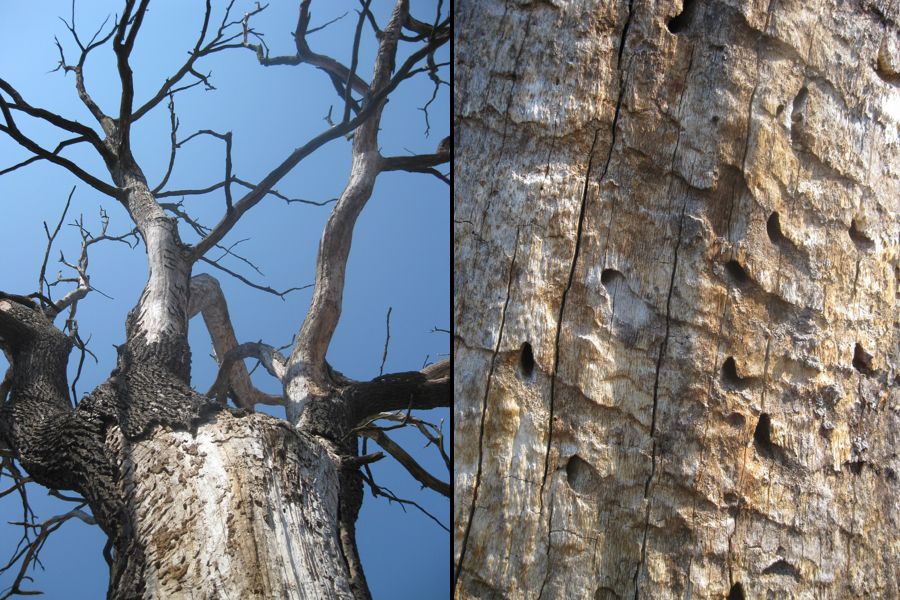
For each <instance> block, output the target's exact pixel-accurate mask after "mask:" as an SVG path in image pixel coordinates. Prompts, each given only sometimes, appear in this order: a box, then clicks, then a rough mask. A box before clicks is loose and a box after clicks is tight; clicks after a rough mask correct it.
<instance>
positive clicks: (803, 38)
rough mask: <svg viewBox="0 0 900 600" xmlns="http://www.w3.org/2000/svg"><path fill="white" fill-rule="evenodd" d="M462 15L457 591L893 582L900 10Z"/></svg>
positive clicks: (895, 589) (568, 7) (732, 590)
mask: <svg viewBox="0 0 900 600" xmlns="http://www.w3.org/2000/svg"><path fill="white" fill-rule="evenodd" d="M456 16H457V19H458V27H457V28H456V31H457V33H456V51H457V55H456V59H455V63H456V71H455V74H456V75H455V76H456V82H457V85H456V91H455V100H456V104H455V111H456V112H455V125H456V129H455V136H456V138H455V142H456V144H455V147H456V149H457V154H456V172H455V181H456V182H457V183H456V190H455V206H456V211H455V242H456V250H455V269H456V286H455V293H456V302H455V311H456V312H455V323H456V330H455V332H454V347H455V356H456V369H455V390H456V392H455V394H456V409H455V416H456V421H455V431H454V448H455V459H456V489H455V499H456V502H455V504H454V507H455V508H454V510H455V526H456V529H455V531H454V539H455V559H456V564H455V579H454V584H455V596H456V597H457V598H501V597H502V598H567V599H568V598H593V599H608V598H638V597H643V598H693V597H697V598H724V597H726V596H727V597H729V598H745V597H746V598H764V597H768V598H848V597H859V598H861V597H884V598H888V597H898V596H900V575H898V571H897V569H896V565H897V564H898V563H900V536H898V534H897V531H898V530H900V504H898V502H897V498H898V494H900V482H898V472H900V459H898V454H897V451H896V448H895V443H896V441H897V436H898V435H900V393H898V389H900V386H898V383H900V379H898V367H900V360H898V358H900V357H898V342H900V334H898V322H897V306H898V301H897V299H898V294H900V289H898V279H900V267H898V253H900V246H898V234H900V224H898V212H900V211H898V208H900V207H898V198H900V186H898V174H900V169H898V167H900V164H898V159H897V156H898V154H897V152H898V125H900V89H898V87H897V85H898V82H900V79H898V69H900V54H898V41H897V40H898V21H900V13H898V6H897V4H896V3H890V2H883V1H879V0H860V1H858V2H836V1H833V0H819V1H816V2H796V1H787V2H785V1H780V0H771V1H768V0H762V1H752V2H739V1H735V0H722V1H709V2H685V3H684V5H682V3H681V2H680V1H672V0H666V1H661V2H649V1H646V0H621V1H617V2H609V1H602V2H601V1H584V2H573V1H566V0H549V1H542V2H538V1H534V2H524V1H522V2H518V1H516V2H499V1H497V0H484V1H482V0H479V1H474V0H465V1H463V2H460V3H458V4H457V7H456Z"/></svg>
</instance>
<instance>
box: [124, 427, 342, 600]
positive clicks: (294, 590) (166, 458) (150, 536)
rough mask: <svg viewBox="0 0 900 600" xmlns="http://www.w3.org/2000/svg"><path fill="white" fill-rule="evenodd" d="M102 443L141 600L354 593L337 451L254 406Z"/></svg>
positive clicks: (327, 596)
mask: <svg viewBox="0 0 900 600" xmlns="http://www.w3.org/2000/svg"><path fill="white" fill-rule="evenodd" d="M107 444H108V445H109V446H110V447H111V448H112V449H113V451H114V452H115V453H116V454H117V455H118V456H119V457H120V465H121V468H122V469H123V471H124V473H125V474H126V476H125V477H124V478H123V480H124V481H127V482H128V483H127V484H126V490H125V492H126V494H127V496H128V497H129V498H130V499H131V506H132V507H133V517H134V521H135V523H136V529H137V533H136V536H135V544H137V545H139V546H141V547H142V549H143V552H144V556H145V560H146V565H147V566H146V572H145V573H144V583H145V585H146V591H145V594H144V597H145V598H173V599H178V598H185V599H187V598H191V599H194V600H197V599H201V598H205V599H213V598H219V599H226V598H228V599H235V600H238V599H242V598H291V599H323V600H324V599H331V598H352V595H351V593H350V588H349V585H348V583H347V579H346V564H345V563H344V559H343V558H342V556H341V553H340V546H339V543H338V537H337V536H338V521H337V511H338V471H337V464H338V458H337V456H336V455H335V454H333V453H331V452H330V451H328V450H327V448H328V443H327V442H325V441H323V440H321V439H315V440H313V439H308V438H306V437H304V435H303V434H300V433H297V432H296V430H294V429H293V428H290V427H288V426H287V425H286V424H284V423H280V422H279V421H277V420H275V419H273V418H271V417H268V416H265V415H260V414H253V415H249V416H245V417H241V418H236V417H233V416H232V415H230V414H229V413H227V412H223V413H220V414H219V415H217V416H216V418H215V419H214V420H213V421H211V422H209V423H207V424H204V425H202V426H201V427H200V428H199V430H198V431H197V434H196V435H195V436H194V435H191V434H190V433H189V432H183V431H181V432H173V431H167V430H162V429H157V430H156V432H155V433H154V435H152V436H150V437H149V438H148V439H146V440H141V441H137V442H133V443H129V442H127V441H126V440H125V439H124V438H123V437H122V436H121V434H120V433H119V432H118V429H117V428H113V429H112V430H111V431H110V434H109V435H108V438H107Z"/></svg>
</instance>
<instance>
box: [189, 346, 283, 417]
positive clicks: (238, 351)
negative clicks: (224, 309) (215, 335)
mask: <svg viewBox="0 0 900 600" xmlns="http://www.w3.org/2000/svg"><path fill="white" fill-rule="evenodd" d="M245 358H255V359H257V360H259V362H260V363H261V364H262V365H263V367H265V368H266V371H268V372H269V374H270V375H272V377H275V378H276V379H278V380H279V381H281V378H282V377H283V376H284V371H285V364H286V363H287V360H286V359H285V358H284V356H282V354H281V352H279V351H278V350H276V349H275V348H273V347H272V346H269V345H268V344H263V343H262V342H246V343H244V344H241V345H239V346H235V347H234V348H232V349H231V350H229V351H228V352H227V353H226V354H225V356H223V357H222V359H221V364H220V367H219V374H218V375H217V376H216V380H215V382H213V384H212V386H211V387H210V388H209V391H208V392H207V393H206V395H207V396H209V397H210V398H217V399H218V400H219V401H220V402H222V401H223V400H224V399H225V394H226V392H227V390H228V384H229V381H231V379H232V376H231V375H230V373H229V371H231V370H232V368H233V367H234V365H235V364H236V363H237V362H238V361H241V360H243V359H245ZM266 399H267V401H265V402H260V403H262V404H275V405H281V406H283V405H284V400H283V399H282V398H280V397H276V396H266ZM244 408H252V406H249V407H244Z"/></svg>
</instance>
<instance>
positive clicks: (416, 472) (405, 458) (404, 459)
mask: <svg viewBox="0 0 900 600" xmlns="http://www.w3.org/2000/svg"><path fill="white" fill-rule="evenodd" d="M357 433H359V435H362V436H365V437H367V438H369V439H370V440H372V441H374V442H375V443H376V444H378V445H379V446H381V447H382V448H384V450H385V451H386V452H387V453H388V454H390V455H391V456H393V457H394V459H396V460H397V462H399V463H400V464H401V465H403V468H405V469H406V470H407V471H408V472H409V474H410V475H412V476H413V477H414V478H415V479H416V481H418V482H419V483H421V484H422V486H423V487H427V488H430V489H432V490H434V491H436V492H437V493H439V494H441V495H442V496H446V497H447V498H449V497H450V493H451V488H450V484H449V483H446V482H444V481H441V480H440V479H438V478H437V477H435V476H434V475H432V474H431V473H429V472H428V471H426V470H425V469H423V468H422V466H421V465H420V464H419V463H417V462H416V460H415V459H414V458H413V457H412V456H410V455H409V453H408V452H407V451H406V450H404V449H403V448H401V447H400V446H399V445H397V443H396V442H394V440H392V439H391V438H389V437H388V436H387V434H386V433H384V431H382V430H381V429H380V428H378V427H366V428H363V429H359V430H357Z"/></svg>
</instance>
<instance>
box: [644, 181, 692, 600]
mask: <svg viewBox="0 0 900 600" xmlns="http://www.w3.org/2000/svg"><path fill="white" fill-rule="evenodd" d="M686 209H687V198H685V200H684V204H682V206H681V216H680V218H679V220H678V237H677V238H676V240H675V250H674V251H673V254H672V275H671V277H670V278H669V292H668V295H667V296H666V330H665V333H664V334H663V339H662V342H661V343H660V345H659V357H658V358H657V360H656V373H655V374H654V378H653V409H652V412H651V413H650V440H651V443H652V448H651V452H650V476H649V477H647V481H646V482H644V500H646V501H647V508H646V513H645V519H644V535H643V539H642V540H641V557H640V560H639V562H638V565H637V568H636V569H635V571H634V600H638V598H639V597H640V596H639V590H640V586H639V584H638V580H639V579H640V575H641V569H642V568H643V566H644V562H645V561H646V558H647V533H648V530H649V528H650V507H651V505H652V503H653V499H652V498H651V497H650V485H651V483H652V481H653V477H654V476H655V475H656V451H657V444H656V411H657V407H658V405H659V378H660V371H661V370H662V365H663V361H664V360H665V357H666V349H667V347H668V345H669V333H670V329H671V320H672V294H673V292H674V291H675V275H676V273H677V271H678V249H679V247H680V246H681V237H682V234H683V232H684V213H685V210H686Z"/></svg>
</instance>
